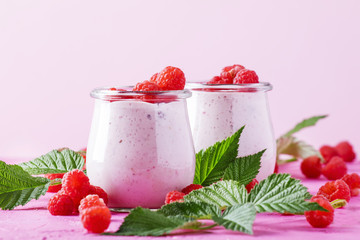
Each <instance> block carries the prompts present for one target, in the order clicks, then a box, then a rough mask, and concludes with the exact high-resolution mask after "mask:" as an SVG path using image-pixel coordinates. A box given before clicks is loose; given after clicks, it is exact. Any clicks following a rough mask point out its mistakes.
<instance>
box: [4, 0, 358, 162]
mask: <svg viewBox="0 0 360 240" xmlns="http://www.w3.org/2000/svg"><path fill="white" fill-rule="evenodd" d="M359 12H360V1H357V0H353V1H345V0H343V1H330V0H321V1H320V0H319V1H313V0H302V1H288V0H283V1H265V0H263V1H235V0H234V1H225V0H224V1H209V0H197V1H193V0H186V1H184V0H182V1H170V0H163V1H155V0H152V1H135V0H132V1H115V0H114V1H89V0H82V1H73V0H66V1H65V0H64V1H46V0H43V1H38V0H32V1H28V0H19V1H0V81H1V94H0V111H1V115H0V158H32V157H36V156H39V155H41V154H44V153H46V152H48V151H50V150H52V149H54V148H60V147H63V146H68V147H70V148H74V149H78V148H81V147H83V146H86V144H87V139H88V133H89V128H90V123H91V116H92V111H93V100H92V99H91V98H90V97H89V92H90V91H91V89H93V88H95V87H98V86H114V85H124V84H134V83H135V82H137V81H142V80H145V79H148V78H149V77H150V76H151V75H152V74H153V73H154V72H157V71H159V70H161V69H162V68H163V67H165V66H167V65H173V66H178V67H180V68H181V69H183V71H184V72H185V74H186V76H187V79H188V81H199V80H204V79H208V78H210V77H212V76H213V75H216V74H218V73H219V72H220V70H221V68H222V67H223V66H225V65H229V64H234V63H239V64H243V65H245V66H246V67H248V68H250V69H254V70H256V71H257V73H258V75H259V76H260V79H261V80H262V81H267V82H271V83H272V84H273V85H274V90H273V91H272V92H271V93H270V94H269V99H270V107H271V112H272V118H273V123H274V128H275V133H276V135H277V136H279V135H280V134H282V133H284V132H285V131H286V130H288V129H289V128H290V127H292V126H293V125H294V124H295V123H296V122H298V121H299V120H301V119H303V118H305V117H309V116H312V115H316V114H329V115H330V117H329V118H328V119H326V120H323V121H322V122H321V123H320V124H319V125H318V127H316V128H313V129H308V130H306V131H304V132H303V133H301V134H299V135H298V136H299V137H301V138H303V139H305V140H307V141H308V142H310V143H312V144H314V145H315V146H320V145H321V144H324V143H328V144H335V143H337V142H338V141H340V140H343V139H348V140H350V141H351V142H352V143H353V144H354V145H355V148H356V151H357V152H359V153H360V144H359V142H360V135H359V128H358V126H359V122H360V121H359V120H360V119H359V113H360V110H359V103H360V95H359V93H358V92H359V88H360V83H359V80H360V79H359V76H360V47H359V45H360V27H359V24H360V14H359Z"/></svg>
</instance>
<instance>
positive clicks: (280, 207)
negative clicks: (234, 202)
mask: <svg viewBox="0 0 360 240" xmlns="http://www.w3.org/2000/svg"><path fill="white" fill-rule="evenodd" d="M256 209H257V211H258V212H278V213H293V214H303V213H304V212H305V211H315V210H319V211H327V210H326V209H325V208H323V207H321V206H320V205H319V204H318V203H316V202H307V201H294V202H292V203H261V204H257V205H256Z"/></svg>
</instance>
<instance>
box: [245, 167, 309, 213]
mask: <svg viewBox="0 0 360 240" xmlns="http://www.w3.org/2000/svg"><path fill="white" fill-rule="evenodd" d="M310 197H311V195H310V193H309V192H308V189H307V188H306V187H305V186H303V185H302V184H300V180H298V179H294V178H291V177H290V175H289V174H272V175H270V176H269V177H268V178H266V179H264V180H262V181H261V182H260V183H259V184H257V185H255V187H254V188H253V189H252V190H251V192H250V194H249V197H248V201H249V202H252V203H254V204H255V207H256V210H257V211H258V212H262V211H267V210H271V211H275V210H277V209H278V208H279V206H280V205H274V204H279V203H293V204H297V203H300V202H302V201H304V200H305V199H309V198H310ZM280 212H282V210H280ZM288 212H290V211H288Z"/></svg>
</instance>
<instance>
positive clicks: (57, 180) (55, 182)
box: [50, 178, 62, 186]
mask: <svg viewBox="0 0 360 240" xmlns="http://www.w3.org/2000/svg"><path fill="white" fill-rule="evenodd" d="M61 183H62V178H55V179H52V180H50V186H55V185H60V184H61Z"/></svg>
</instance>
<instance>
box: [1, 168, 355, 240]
mask: <svg viewBox="0 0 360 240" xmlns="http://www.w3.org/2000/svg"><path fill="white" fill-rule="evenodd" d="M7 163H11V162H10V161H8V162H7ZM348 167H349V172H350V173H352V172H357V173H360V162H359V161H357V162H355V163H350V164H348ZM280 172H289V173H291V174H292V176H293V177H295V178H299V179H301V180H302V182H303V184H304V185H305V186H307V187H308V188H309V190H310V192H311V193H312V194H314V193H316V192H317V190H318V188H319V187H320V186H321V185H323V184H324V183H325V182H326V179H324V178H323V177H322V178H320V179H318V180H308V179H305V178H304V177H303V176H302V174H301V173H300V170H299V163H298V162H294V163H290V164H288V165H285V166H281V167H280ZM51 196H52V194H49V193H48V194H46V195H45V196H43V197H41V198H40V199H39V200H35V201H31V202H30V203H28V204H27V205H26V206H24V207H18V208H16V209H15V210H12V211H1V210H0V239H6V240H7V239H21V240H23V239H40V240H41V239H48V240H49V239H61V240H66V239H144V240H151V239H174V240H175V239H177V240H179V239H191V240H218V239H220V240H223V239H224V240H225V239H229V240H233V239H234V240H235V239H245V240H246V239H272V240H279V239H280V240H281V239H284V240H285V239H286V240H288V239H291V240H297V239H299V240H308V239H314V240H319V239H322V240H339V239H341V240H347V239H349V240H350V239H351V240H355V239H358V238H359V233H360V221H359V215H360V196H358V197H353V198H351V200H350V202H349V204H348V206H346V207H345V208H344V209H337V210H336V211H335V218H334V222H333V224H331V225H330V226H329V227H328V228H324V229H316V228H312V227H311V226H310V225H309V224H308V223H307V222H306V220H305V217H304V216H282V215H280V214H276V213H272V214H258V215H257V216H256V220H255V223H254V228H253V230H254V235H253V236H250V235H245V234H242V233H239V232H233V231H230V230H225V229H224V228H222V227H216V228H215V229H212V230H208V231H205V232H202V233H197V234H192V233H187V234H182V235H170V236H165V237H160V238H156V237H136V236H135V237H122V236H99V235H96V234H89V233H87V232H86V230H85V229H84V228H83V227H82V224H81V221H80V217H79V216H65V217H64V216H52V215H50V213H49V212H48V211H47V209H46V206H47V202H48V200H49V198H50V197H51ZM126 215H127V214H125V213H112V220H111V224H110V227H109V229H108V231H116V230H117V229H118V228H119V226H120V225H121V223H122V222H123V220H124V217H126Z"/></svg>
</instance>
